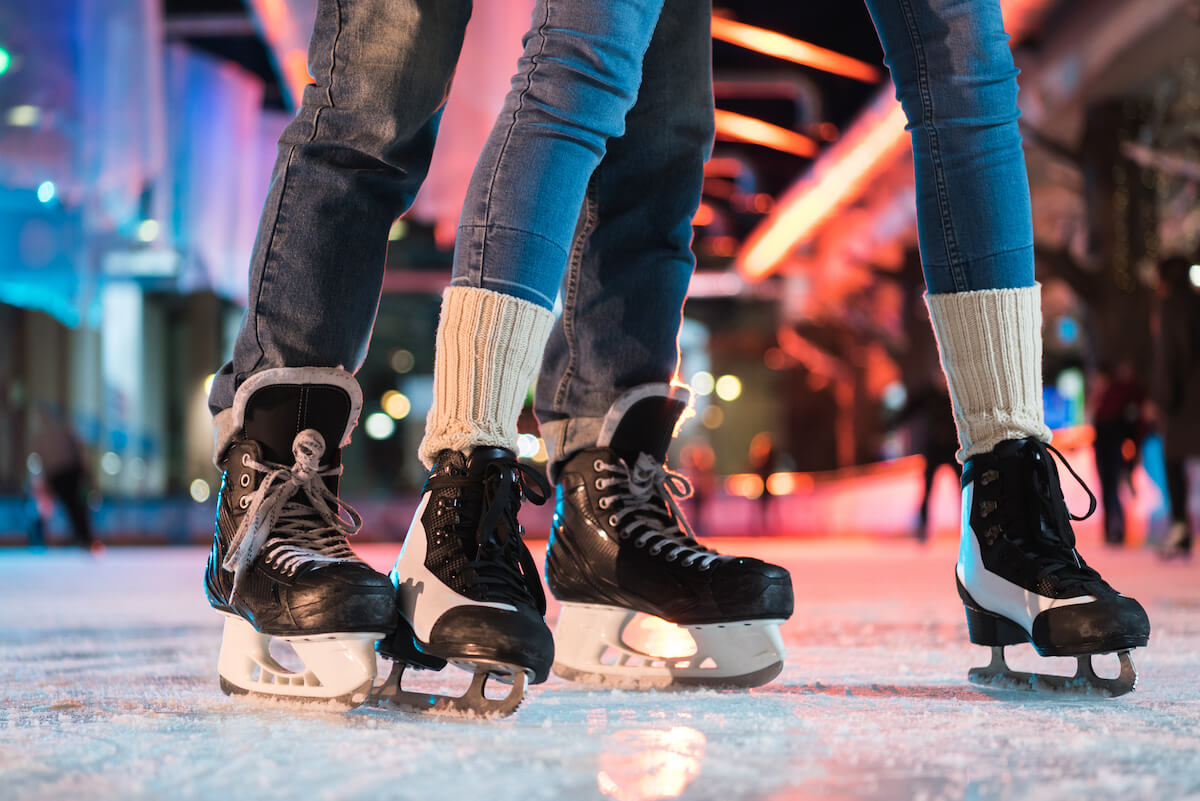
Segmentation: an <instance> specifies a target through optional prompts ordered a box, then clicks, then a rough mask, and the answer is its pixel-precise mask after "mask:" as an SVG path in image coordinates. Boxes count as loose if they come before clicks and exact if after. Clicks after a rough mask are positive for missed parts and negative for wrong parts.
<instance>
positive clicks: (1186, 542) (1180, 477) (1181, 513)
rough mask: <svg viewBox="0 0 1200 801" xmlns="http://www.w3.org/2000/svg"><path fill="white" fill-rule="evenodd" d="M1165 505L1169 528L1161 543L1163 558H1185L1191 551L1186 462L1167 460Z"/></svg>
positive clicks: (1182, 460) (1183, 460)
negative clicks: (1168, 514) (1168, 516)
mask: <svg viewBox="0 0 1200 801" xmlns="http://www.w3.org/2000/svg"><path fill="white" fill-rule="evenodd" d="M1166 468H1167V470H1166V473H1167V504H1168V506H1169V508H1170V513H1171V514H1170V517H1171V522H1170V527H1169V528H1168V529H1167V537H1166V539H1165V540H1164V541H1163V546H1162V554H1163V556H1167V557H1172V556H1185V555H1187V554H1189V553H1191V550H1192V530H1191V525H1190V522H1189V519H1188V482H1187V460H1185V459H1167V463H1166Z"/></svg>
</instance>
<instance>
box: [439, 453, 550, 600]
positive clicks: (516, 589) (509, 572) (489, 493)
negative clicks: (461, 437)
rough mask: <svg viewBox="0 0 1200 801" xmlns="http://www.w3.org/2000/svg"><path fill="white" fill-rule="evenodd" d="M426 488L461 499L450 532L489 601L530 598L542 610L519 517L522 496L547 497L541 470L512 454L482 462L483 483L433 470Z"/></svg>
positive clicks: (470, 574)
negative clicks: (441, 491) (454, 536)
mask: <svg viewBox="0 0 1200 801" xmlns="http://www.w3.org/2000/svg"><path fill="white" fill-rule="evenodd" d="M425 488H426V490H439V489H451V490H453V491H454V494H455V496H456V497H457V498H459V499H460V504H461V505H460V507H459V515H458V518H457V522H456V524H455V526H454V533H455V534H457V535H458V536H459V537H460V538H461V540H462V543H463V549H464V551H465V553H466V556H467V558H468V561H467V564H466V566H465V567H464V572H465V573H466V574H467V578H468V580H470V581H471V582H472V583H473V584H474V585H476V586H477V587H480V588H481V589H482V590H483V592H484V595H485V596H486V598H487V599H488V600H490V601H503V602H509V603H514V604H527V603H529V602H530V601H533V605H534V606H535V607H536V608H537V610H538V612H539V613H540V614H543V615H544V614H545V613H546V595H545V593H544V592H543V590H542V582H541V579H540V578H539V577H538V572H537V564H536V563H535V562H534V561H533V556H532V555H531V554H530V553H529V549H528V548H526V547H525V543H524V541H523V540H522V539H521V535H522V534H523V533H524V528H523V527H522V526H521V524H520V523H519V522H518V520H517V513H518V512H519V511H520V508H521V501H522V500H528V501H529V502H530V503H533V504H534V505H537V506H541V505H542V504H544V503H545V502H546V501H547V499H548V498H549V497H550V484H549V483H548V482H547V481H546V479H545V478H544V477H543V476H542V475H541V473H540V472H538V471H537V470H535V469H533V468H532V467H529V466H527V465H524V464H521V463H520V462H518V461H517V460H516V459H515V458H514V459H495V460H493V461H491V462H489V463H488V465H487V466H486V467H485V468H484V473H483V480H482V487H481V486H480V480H479V478H477V477H473V476H471V475H469V474H468V473H467V472H466V471H463V470H458V469H453V470H449V471H444V472H441V471H440V472H435V473H433V474H431V475H430V477H429V479H428V480H427V481H426V484H425Z"/></svg>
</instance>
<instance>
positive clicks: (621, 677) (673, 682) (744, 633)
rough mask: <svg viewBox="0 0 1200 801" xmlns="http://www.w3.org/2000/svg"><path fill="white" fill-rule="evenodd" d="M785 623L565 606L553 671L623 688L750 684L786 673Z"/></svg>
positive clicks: (600, 685)
mask: <svg viewBox="0 0 1200 801" xmlns="http://www.w3.org/2000/svg"><path fill="white" fill-rule="evenodd" d="M782 622H783V621H782V620H749V621H731V622H727V623H709V624H695V625H687V626H677V625H675V624H673V623H670V622H668V621H666V620H662V619H661V618H657V617H654V616H653V615H646V614H644V613H639V612H637V611H635V610H632V609H625V608H621V607H613V606H601V605H597V604H574V603H564V604H563V610H562V613H561V614H560V616H559V620H558V624H557V626H556V627H555V633H554V636H555V652H556V659H555V662H554V666H553V671H554V673H555V675H557V676H559V677H561V678H564V679H567V680H568V681H573V682H577V683H579V684H583V685H585V686H589V687H596V688H604V689H621V690H671V691H678V690H696V689H747V688H750V687H758V686H760V685H763V684H766V683H767V682H769V681H771V680H772V679H774V678H775V677H776V676H778V675H779V673H780V672H781V671H782V670H783V660H784V656H785V653H786V652H785V650H784V647H783V640H782V638H781V637H780V634H779V624H780V623H782Z"/></svg>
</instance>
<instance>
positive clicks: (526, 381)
mask: <svg viewBox="0 0 1200 801" xmlns="http://www.w3.org/2000/svg"><path fill="white" fill-rule="evenodd" d="M553 325H554V313H553V312H551V311H550V310H548V309H545V308H543V307H541V306H539V305H537V304H536V303H530V302H529V301H526V300H521V299H520V298H514V297H512V296H511V295H504V294H501V293H499V292H493V291H491V290H490V289H480V288H478V287H466V286H452V287H448V288H447V289H446V291H445V292H444V293H443V294H442V316H441V319H440V320H439V321H438V329H437V342H436V346H437V352H436V355H435V357H434V364H433V406H432V407H431V408H430V409H429V416H428V417H426V419H425V438H424V439H422V440H421V446H420V448H419V449H418V454H419V455H420V458H421V462H422V463H423V464H424V465H425V466H426V467H432V466H433V460H434V457H436V456H437V454H438V452H440V451H443V450H456V451H462V452H463V453H464V454H467V453H470V452H471V450H472V449H473V448H475V447H476V446H479V445H491V446H495V447H500V448H508V449H509V450H511V451H515V450H516V449H517V416H518V415H520V413H521V407H522V406H523V405H524V403H525V395H526V393H527V392H528V391H529V385H530V383H532V382H533V376H534V374H535V373H536V372H537V369H538V367H539V366H540V365H541V363H542V351H543V350H545V348H546V340H547V339H549V337H550V328H551V326H553Z"/></svg>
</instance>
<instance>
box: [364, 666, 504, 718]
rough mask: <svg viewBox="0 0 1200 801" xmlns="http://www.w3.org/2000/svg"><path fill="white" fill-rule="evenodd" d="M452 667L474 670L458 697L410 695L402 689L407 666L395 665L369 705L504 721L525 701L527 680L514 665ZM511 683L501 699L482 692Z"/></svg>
mask: <svg viewBox="0 0 1200 801" xmlns="http://www.w3.org/2000/svg"><path fill="white" fill-rule="evenodd" d="M454 664H455V665H457V666H458V667H461V668H463V669H464V670H468V671H474V675H473V676H472V677H471V686H470V687H468V688H467V691H466V692H465V693H463V694H462V695H460V696H452V695H438V694H436V693H424V692H413V691H410V690H405V689H404V688H403V686H402V679H403V676H404V671H405V669H407V668H408V667H409V665H407V664H405V663H404V662H394V663H393V664H392V670H391V672H390V673H389V674H388V677H387V679H386V680H385V681H384V682H383V684H381V685H379V686H378V687H376V688H375V689H374V690H373V691H372V693H371V699H370V700H371V703H372V704H373V705H374V706H383V707H388V708H391V709H399V710H403V711H405V712H416V713H420V714H425V715H444V716H448V717H460V718H504V717H508V716H509V715H511V714H513V713H514V712H516V711H517V707H519V706H520V705H521V701H523V700H524V698H525V684H526V681H527V677H526V673H525V670H524V669H523V668H521V667H518V666H516V665H509V664H505V663H502V662H482V661H476V662H469V663H468V662H459V661H457V660H456V661H455V662H454ZM493 679H495V680H497V681H499V682H501V683H505V684H511V688H510V689H509V691H508V693H507V694H506V695H505V696H504V697H503V698H499V699H496V698H488V697H487V696H486V695H485V694H484V690H485V688H486V687H487V685H488V682H489V681H491V680H493Z"/></svg>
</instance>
